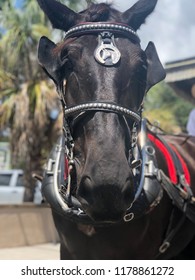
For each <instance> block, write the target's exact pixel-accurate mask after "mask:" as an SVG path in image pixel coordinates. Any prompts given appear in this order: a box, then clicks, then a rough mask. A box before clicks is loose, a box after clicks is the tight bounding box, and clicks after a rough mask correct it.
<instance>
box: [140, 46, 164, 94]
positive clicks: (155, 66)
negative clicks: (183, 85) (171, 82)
mask: <svg viewBox="0 0 195 280" xmlns="http://www.w3.org/2000/svg"><path fill="white" fill-rule="evenodd" d="M145 53H146V56H147V62H148V71H147V86H146V92H147V91H148V90H149V89H150V88H151V87H152V86H154V85H155V84H157V83H158V82H160V81H162V80H163V79H164V78H165V77H166V72H165V70H164V67H163V66H162V64H161V62H160V59H159V57H158V54H157V51H156V48H155V45H154V43H152V42H149V44H148V46H147V48H146V50H145Z"/></svg>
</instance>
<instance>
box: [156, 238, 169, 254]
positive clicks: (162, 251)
mask: <svg viewBox="0 0 195 280" xmlns="http://www.w3.org/2000/svg"><path fill="white" fill-rule="evenodd" d="M170 245H171V244H170V242H168V241H165V242H163V244H162V245H161V246H160V248H159V252H160V253H161V254H163V253H165V252H166V251H167V249H168V248H169V247H170Z"/></svg>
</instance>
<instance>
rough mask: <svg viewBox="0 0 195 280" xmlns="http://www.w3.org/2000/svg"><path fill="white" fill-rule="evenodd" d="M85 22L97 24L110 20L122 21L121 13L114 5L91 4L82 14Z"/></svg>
mask: <svg viewBox="0 0 195 280" xmlns="http://www.w3.org/2000/svg"><path fill="white" fill-rule="evenodd" d="M80 14H81V15H82V17H83V20H84V21H86V22H96V21H108V20H117V21H119V20H120V15H121V13H120V12H119V11H117V10H115V9H114V8H113V7H112V4H106V3H99V4H94V3H91V4H90V5H89V7H88V8H87V9H86V10H84V11H82V12H80Z"/></svg>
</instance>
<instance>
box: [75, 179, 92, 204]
mask: <svg viewBox="0 0 195 280" xmlns="http://www.w3.org/2000/svg"><path fill="white" fill-rule="evenodd" d="M92 190H93V182H92V179H91V178H90V177H89V176H84V177H83V178H82V180H81V183H80V188H79V190H78V195H79V197H81V198H84V199H87V200H89V198H90V197H91V195H90V194H91V192H92Z"/></svg>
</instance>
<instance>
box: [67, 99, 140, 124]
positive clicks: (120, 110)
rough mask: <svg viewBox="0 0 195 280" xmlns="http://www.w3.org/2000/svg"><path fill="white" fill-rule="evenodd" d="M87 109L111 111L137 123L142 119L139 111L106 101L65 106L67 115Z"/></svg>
mask: <svg viewBox="0 0 195 280" xmlns="http://www.w3.org/2000/svg"><path fill="white" fill-rule="evenodd" d="M86 111H103V112H109V113H116V114H120V115H123V116H126V117H128V118H131V119H133V120H134V121H135V122H136V123H140V121H141V117H140V115H139V114H138V113H136V112H134V111H132V110H129V109H127V108H125V107H121V106H118V105H115V104H112V103H106V102H94V103H93V102H90V103H84V104H80V105H76V106H73V107H68V108H65V117H69V116H74V115H76V114H80V113H83V112H86Z"/></svg>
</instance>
